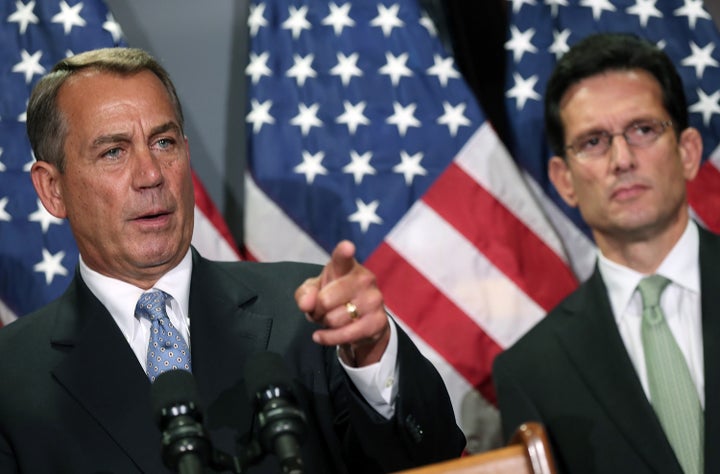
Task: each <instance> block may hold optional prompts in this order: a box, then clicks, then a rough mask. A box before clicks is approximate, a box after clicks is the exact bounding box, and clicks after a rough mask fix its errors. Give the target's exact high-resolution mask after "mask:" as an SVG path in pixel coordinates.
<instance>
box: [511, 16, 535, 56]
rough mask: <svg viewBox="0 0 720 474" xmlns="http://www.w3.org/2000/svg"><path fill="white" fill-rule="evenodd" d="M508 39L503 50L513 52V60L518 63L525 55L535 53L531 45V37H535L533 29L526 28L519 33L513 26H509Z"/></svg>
mask: <svg viewBox="0 0 720 474" xmlns="http://www.w3.org/2000/svg"><path fill="white" fill-rule="evenodd" d="M510 35H511V36H512V38H510V39H509V40H508V41H507V42H506V43H505V49H507V50H509V51H512V52H513V60H514V61H515V62H516V63H518V62H520V60H521V59H522V57H523V54H525V53H537V48H536V47H535V46H534V45H533V44H532V37H533V36H534V35H535V28H528V29H527V30H525V31H520V30H518V29H517V27H516V26H515V25H512V26H510Z"/></svg>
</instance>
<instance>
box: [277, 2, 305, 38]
mask: <svg viewBox="0 0 720 474" xmlns="http://www.w3.org/2000/svg"><path fill="white" fill-rule="evenodd" d="M288 12H289V14H290V17H289V18H288V19H287V20H285V21H284V22H283V24H282V27H283V29H285V30H291V31H292V37H293V39H298V38H299V37H300V34H301V33H302V31H303V30H309V29H311V28H312V25H311V24H310V22H309V21H308V20H307V18H306V16H307V12H308V7H307V6H304V7H300V8H299V9H298V8H295V7H293V6H291V7H289V8H288Z"/></svg>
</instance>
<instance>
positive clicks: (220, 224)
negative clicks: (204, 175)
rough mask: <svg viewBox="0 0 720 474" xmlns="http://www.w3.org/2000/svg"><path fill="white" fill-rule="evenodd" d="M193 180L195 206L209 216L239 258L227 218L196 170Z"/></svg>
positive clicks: (193, 173)
mask: <svg viewBox="0 0 720 474" xmlns="http://www.w3.org/2000/svg"><path fill="white" fill-rule="evenodd" d="M192 180H193V187H194V188H195V206H196V207H197V208H198V209H200V211H201V212H202V213H203V214H204V215H205V217H207V218H208V220H209V221H210V223H211V224H212V225H213V227H214V228H215V230H217V232H218V234H220V235H221V236H222V238H223V239H225V240H226V241H227V243H228V244H229V245H230V248H231V249H232V250H233V251H234V252H235V254H236V255H237V256H238V258H239V257H240V252H239V251H238V246H237V244H236V243H235V239H234V238H233V236H232V234H231V233H230V229H229V228H228V226H227V224H226V223H225V219H224V218H223V216H222V215H221V214H220V212H219V211H218V210H217V208H216V207H215V204H213V202H212V200H211V199H210V196H209V195H208V193H207V191H206V190H205V187H204V186H203V184H202V182H201V181H200V179H199V178H198V177H197V175H196V174H195V172H194V171H193V172H192Z"/></svg>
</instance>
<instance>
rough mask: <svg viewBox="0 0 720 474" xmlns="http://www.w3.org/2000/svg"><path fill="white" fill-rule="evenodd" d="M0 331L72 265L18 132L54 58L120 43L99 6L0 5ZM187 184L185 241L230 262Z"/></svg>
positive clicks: (221, 236)
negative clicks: (188, 235) (189, 237)
mask: <svg viewBox="0 0 720 474" xmlns="http://www.w3.org/2000/svg"><path fill="white" fill-rule="evenodd" d="M0 44H1V45H2V47H1V48H0V326H2V325H3V324H8V323H10V322H11V321H13V320H15V319H16V318H17V317H19V316H22V315H24V314H27V313H28V312H30V311H32V310H34V309H36V308H38V307H40V306H42V305H44V304H46V303H48V302H49V301H51V300H52V299H54V298H56V297H57V296H59V295H60V294H61V293H62V292H63V291H64V290H65V288H66V287H67V285H68V283H69V282H70V279H71V278H72V276H73V273H74V269H75V265H76V263H77V259H78V251H77V247H76V246H75V242H74V240H73V237H72V234H71V233H70V227H69V225H68V223H67V221H65V220H60V219H57V218H55V217H53V216H51V215H50V214H49V213H48V212H47V211H46V210H45V208H44V207H43V206H42V204H41V203H40V201H39V200H38V198H37V195H36V194H35V191H34V189H33V187H32V183H31V181H30V174H29V171H30V166H31V165H32V163H33V161H34V157H33V155H32V152H31V150H30V143H29V141H28V139H27V135H26V133H25V109H26V107H27V102H28V98H29V96H30V91H31V90H32V87H33V86H34V85H35V83H36V82H37V81H38V80H39V78H40V77H42V75H43V74H44V73H46V72H47V71H49V70H50V69H51V68H52V66H53V65H54V64H55V63H56V62H58V61H59V60H60V59H62V58H64V57H66V56H68V55H72V54H74V53H79V52H81V51H86V50H89V49H94V48H101V47H112V46H119V45H124V44H125V42H124V40H123V34H122V30H121V28H120V25H118V23H117V22H116V21H115V19H114V18H113V16H112V14H111V13H110V12H109V11H108V9H107V7H106V6H105V4H104V3H103V2H101V1H95V0H91V1H87V0H86V1H83V2H73V1H64V0H61V1H41V2H36V1H34V0H30V1H27V2H23V1H22V0H16V1H14V2H13V1H10V0H6V1H3V2H0ZM193 178H194V180H195V184H196V186H195V195H196V206H195V216H196V221H195V233H194V235H193V243H194V244H195V245H196V246H197V247H198V248H199V250H200V251H201V253H203V254H205V255H207V256H209V257H210V258H218V259H237V258H238V253H237V251H236V250H235V247H234V244H233V243H232V237H231V236H230V233H229V231H228V230H227V226H226V225H225V223H224V221H223V220H222V217H221V216H220V214H219V213H218V212H217V210H216V209H215V207H214V206H213V204H212V202H211V201H210V199H209V197H208V195H207V193H206V192H205V190H204V188H203V187H202V185H201V183H200V182H199V180H197V178H196V177H193Z"/></svg>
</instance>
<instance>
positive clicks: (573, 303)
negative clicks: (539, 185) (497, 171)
mask: <svg viewBox="0 0 720 474" xmlns="http://www.w3.org/2000/svg"><path fill="white" fill-rule="evenodd" d="M700 277H701V294H702V296H701V297H702V327H703V348H704V349H703V350H704V359H705V472H708V473H717V472H720V450H718V449H717V443H718V441H720V432H719V430H720V412H719V410H720V372H719V370H720V238H718V237H717V236H715V235H712V234H710V233H708V232H706V231H704V230H702V229H701V231H700ZM493 373H494V379H495V384H496V388H497V393H498V399H499V402H500V411H501V416H502V419H503V430H504V432H505V434H506V435H509V434H510V433H512V431H513V430H514V429H515V428H516V427H517V426H518V425H520V424H521V423H522V422H524V421H528V420H536V421H540V422H542V423H544V424H545V427H546V428H547V430H548V434H549V438H550V442H551V444H552V445H553V448H554V452H555V456H556V458H557V459H556V461H557V463H558V465H559V466H558V467H559V468H560V470H561V472H569V473H582V474H592V473H613V474H617V473H633V474H640V473H651V472H652V473H677V474H680V473H681V472H682V470H681V468H680V465H679V464H678V461H677V459H676V458H675V455H674V453H673V451H672V448H671V447H670V444H669V443H668V441H667V439H666V438H665V435H664V433H663V431H662V428H661V426H660V422H659V421H658V419H657V417H656V416H655V412H654V411H653V408H652V406H651V405H650V403H649V401H648V399H647V397H646V396H645V392H644V391H643V389H642V385H641V383H640V380H639V378H638V377H637V374H636V372H635V368H634V367H633V365H632V362H631V361H630V357H629V356H628V354H627V350H626V349H625V346H624V344H623V341H622V338H621V336H620V333H619V332H618V329H617V325H616V324H615V319H614V317H613V314H612V310H611V307H610V301H609V299H608V296H607V290H606V287H605V284H604V283H603V280H602V278H601V276H600V274H599V272H598V270H597V268H596V269H595V272H594V273H593V275H592V276H591V277H590V279H589V280H588V281H587V282H585V283H584V284H582V285H581V286H580V287H579V288H578V289H577V290H576V291H575V292H573V293H572V294H571V295H570V296H569V297H568V298H567V299H566V300H565V301H563V302H562V303H561V304H560V305H559V306H558V307H557V308H555V309H554V310H553V311H551V312H550V314H548V316H547V317H546V318H545V319H543V320H542V321H541V322H540V323H538V324H537V325H536V326H535V327H534V328H533V329H531V330H530V331H529V332H528V333H527V334H526V335H525V336H524V337H523V338H521V339H520V340H519V341H518V342H517V343H516V344H515V345H513V347H511V348H510V349H509V350H507V351H505V352H504V353H502V354H500V355H499V356H498V357H497V358H496V360H495V364H494V368H493Z"/></svg>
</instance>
